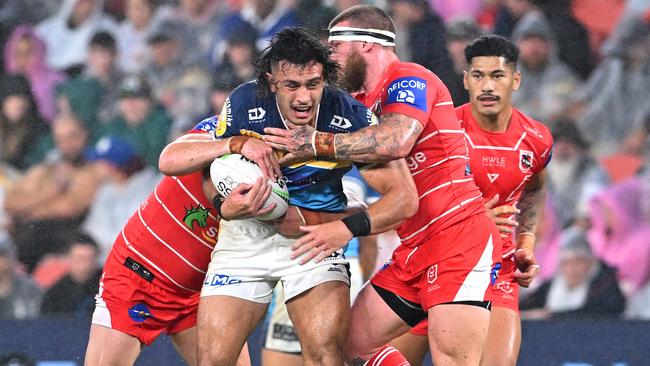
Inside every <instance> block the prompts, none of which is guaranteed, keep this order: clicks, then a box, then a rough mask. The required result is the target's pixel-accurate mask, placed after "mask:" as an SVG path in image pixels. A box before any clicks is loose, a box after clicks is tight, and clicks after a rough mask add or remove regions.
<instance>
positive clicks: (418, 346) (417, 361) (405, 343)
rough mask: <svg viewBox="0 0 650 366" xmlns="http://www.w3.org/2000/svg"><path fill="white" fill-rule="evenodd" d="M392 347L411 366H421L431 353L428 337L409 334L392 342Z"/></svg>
mask: <svg viewBox="0 0 650 366" xmlns="http://www.w3.org/2000/svg"><path fill="white" fill-rule="evenodd" d="M390 345H391V346H393V347H395V348H396V349H397V350H398V351H399V352H400V353H401V354H402V355H404V357H405V358H406V359H407V360H408V362H409V363H410V364H411V366H421V365H422V361H424V356H426V355H427V352H428V351H429V339H428V338H427V337H426V336H422V335H417V334H413V333H409V332H407V333H404V334H402V335H401V336H399V337H397V338H395V339H393V340H392V341H390Z"/></svg>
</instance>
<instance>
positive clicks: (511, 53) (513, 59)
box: [465, 34, 519, 67]
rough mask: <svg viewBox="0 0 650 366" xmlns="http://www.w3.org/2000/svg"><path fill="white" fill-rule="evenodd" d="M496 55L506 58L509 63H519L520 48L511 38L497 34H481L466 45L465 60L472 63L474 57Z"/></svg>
mask: <svg viewBox="0 0 650 366" xmlns="http://www.w3.org/2000/svg"><path fill="white" fill-rule="evenodd" d="M483 56H487V57H490V56H495V57H503V58H505V59H506V63H507V64H513V65H515V67H516V65H517V60H518V59H519V48H517V46H515V44H514V43H512V42H510V40H509V39H507V38H505V37H503V36H499V35H496V34H488V35H485V36H481V37H478V38H476V39H475V40H473V41H472V42H470V43H469V44H468V45H467V47H465V60H467V63H468V64H471V63H472V59H473V58H474V57H483Z"/></svg>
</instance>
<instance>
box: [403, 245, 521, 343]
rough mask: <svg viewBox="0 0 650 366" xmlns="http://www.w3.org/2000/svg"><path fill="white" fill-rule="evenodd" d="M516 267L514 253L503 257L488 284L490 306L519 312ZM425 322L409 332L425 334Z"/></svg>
mask: <svg viewBox="0 0 650 366" xmlns="http://www.w3.org/2000/svg"><path fill="white" fill-rule="evenodd" d="M516 268H517V266H516V264H515V257H514V254H513V255H510V256H508V257H507V258H503V262H502V264H501V269H500V270H499V275H498V277H497V280H496V282H495V283H494V285H492V286H490V289H489V293H488V300H490V301H492V307H500V308H506V309H510V310H512V311H514V312H516V313H519V284H518V283H517V281H515V270H516ZM427 324H428V323H427V320H426V319H425V320H423V321H421V322H420V323H418V325H416V326H415V327H413V328H411V330H410V331H409V333H411V334H415V335H420V336H426V335H427V334H428V333H427Z"/></svg>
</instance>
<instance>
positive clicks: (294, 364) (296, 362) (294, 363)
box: [262, 348, 302, 366]
mask: <svg viewBox="0 0 650 366" xmlns="http://www.w3.org/2000/svg"><path fill="white" fill-rule="evenodd" d="M277 365H282V366H302V357H300V355H298V354H293V353H285V352H280V351H273V350H270V349H266V348H264V349H263V350H262V366H277Z"/></svg>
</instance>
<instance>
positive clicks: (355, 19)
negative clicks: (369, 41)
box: [330, 5, 395, 33]
mask: <svg viewBox="0 0 650 366" xmlns="http://www.w3.org/2000/svg"><path fill="white" fill-rule="evenodd" d="M343 21H348V22H350V24H351V25H352V26H353V27H359V28H369V29H379V30H385V31H389V32H393V33H395V23H393V20H392V19H391V18H390V16H388V14H386V12H385V11H383V10H382V9H380V8H378V7H376V6H373V5H355V6H351V7H349V8H347V9H345V10H343V11H342V12H341V13H340V14H339V15H337V16H336V17H334V19H332V21H331V22H330V28H332V27H333V26H335V25H337V24H338V23H341V22H343Z"/></svg>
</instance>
